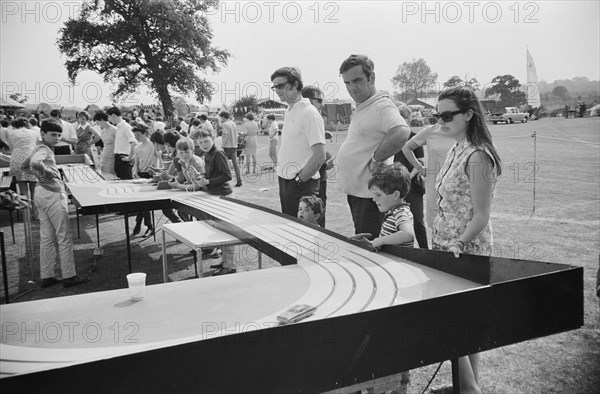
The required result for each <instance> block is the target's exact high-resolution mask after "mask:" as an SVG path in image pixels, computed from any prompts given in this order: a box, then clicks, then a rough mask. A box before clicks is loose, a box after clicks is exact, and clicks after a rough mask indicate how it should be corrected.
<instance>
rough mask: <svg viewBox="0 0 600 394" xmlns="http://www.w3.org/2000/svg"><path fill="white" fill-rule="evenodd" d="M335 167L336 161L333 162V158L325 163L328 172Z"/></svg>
mask: <svg viewBox="0 0 600 394" xmlns="http://www.w3.org/2000/svg"><path fill="white" fill-rule="evenodd" d="M334 166H335V161H333V157H332V158H331V159H329V160H327V161H326V162H325V169H326V170H327V171H329V170H331V169H332V168H333V167H334Z"/></svg>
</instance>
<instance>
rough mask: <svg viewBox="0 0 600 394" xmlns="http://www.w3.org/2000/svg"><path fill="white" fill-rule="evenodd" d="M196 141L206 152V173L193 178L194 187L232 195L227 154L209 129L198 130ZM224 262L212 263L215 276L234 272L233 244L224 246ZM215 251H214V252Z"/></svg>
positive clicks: (213, 192) (209, 191)
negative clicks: (217, 144) (216, 142)
mask: <svg viewBox="0 0 600 394" xmlns="http://www.w3.org/2000/svg"><path fill="white" fill-rule="evenodd" d="M196 141H197V143H198V146H199V147H200V149H202V151H203V152H204V164H205V166H206V167H205V168H206V173H205V174H204V176H201V177H196V178H195V179H192V184H193V189H194V190H199V189H200V188H205V189H206V191H207V192H208V193H210V194H214V195H218V196H231V194H233V189H232V188H231V185H230V184H229V181H231V170H230V169H229V163H228V162H227V156H226V155H225V152H223V151H222V150H218V149H217V147H216V146H215V144H214V141H213V136H212V133H211V132H210V131H208V130H200V131H198V132H197V135H196ZM221 249H222V254H223V258H222V262H221V263H219V264H215V265H211V268H216V269H217V271H215V272H214V273H213V276H220V275H227V274H233V273H235V272H236V268H235V247H234V246H233V245H228V246H223V247H222V248H221ZM214 253H215V251H213V254H214Z"/></svg>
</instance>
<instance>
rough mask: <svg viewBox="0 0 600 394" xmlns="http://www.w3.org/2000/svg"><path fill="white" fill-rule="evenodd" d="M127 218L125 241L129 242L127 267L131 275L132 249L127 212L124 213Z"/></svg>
mask: <svg viewBox="0 0 600 394" xmlns="http://www.w3.org/2000/svg"><path fill="white" fill-rule="evenodd" d="M123 217H124V218H125V240H126V241H127V265H128V266H129V273H131V247H130V245H129V215H128V214H127V212H125V213H124V215H123Z"/></svg>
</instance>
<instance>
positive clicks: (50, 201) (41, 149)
mask: <svg viewBox="0 0 600 394" xmlns="http://www.w3.org/2000/svg"><path fill="white" fill-rule="evenodd" d="M41 133H42V134H41V136H42V141H40V142H39V143H38V144H37V145H36V147H35V149H34V151H33V153H32V155H31V157H30V158H28V159H27V160H26V161H25V162H24V163H23V166H24V167H25V168H27V169H30V170H31V171H32V172H33V173H34V174H35V177H36V178H37V180H38V184H37V186H36V193H35V197H34V198H35V205H37V207H38V209H39V215H40V276H41V278H42V284H41V286H42V287H48V286H52V285H53V284H56V283H58V282H59V280H58V279H57V278H56V277H55V275H56V272H55V268H56V263H57V262H58V261H60V268H61V274H62V278H63V280H62V282H63V287H65V288H67V287H71V286H76V285H80V284H82V283H86V282H88V281H89V280H90V279H89V278H84V277H81V276H79V275H77V271H76V270H75V256H74V253H73V240H72V238H71V232H70V225H69V207H68V198H67V192H66V190H65V185H64V183H63V181H62V180H61V177H60V172H59V171H58V167H57V165H56V159H55V157H54V152H53V150H52V148H53V147H54V146H56V144H58V142H59V139H60V135H61V133H62V126H61V124H60V121H59V120H58V119H52V118H50V119H47V120H45V121H43V122H42V127H41Z"/></svg>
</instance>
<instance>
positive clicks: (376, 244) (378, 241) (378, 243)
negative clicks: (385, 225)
mask: <svg viewBox="0 0 600 394" xmlns="http://www.w3.org/2000/svg"><path fill="white" fill-rule="evenodd" d="M371 245H372V246H373V248H374V249H379V248H381V247H382V246H383V240H382V239H381V237H377V238H375V239H374V240H373V242H371Z"/></svg>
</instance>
